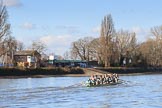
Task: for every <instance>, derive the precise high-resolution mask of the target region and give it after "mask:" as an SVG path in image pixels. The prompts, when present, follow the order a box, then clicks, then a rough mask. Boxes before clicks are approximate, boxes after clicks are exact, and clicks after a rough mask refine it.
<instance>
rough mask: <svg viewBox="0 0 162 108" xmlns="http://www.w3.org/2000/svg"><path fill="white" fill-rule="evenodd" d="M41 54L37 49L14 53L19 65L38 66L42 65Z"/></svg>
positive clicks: (15, 60) (16, 62) (15, 61)
mask: <svg viewBox="0 0 162 108" xmlns="http://www.w3.org/2000/svg"><path fill="white" fill-rule="evenodd" d="M40 61H41V54H40V53H38V52H37V51H36V50H22V51H17V52H16V53H15V54H14V63H15V64H16V66H17V67H23V68H37V67H40Z"/></svg>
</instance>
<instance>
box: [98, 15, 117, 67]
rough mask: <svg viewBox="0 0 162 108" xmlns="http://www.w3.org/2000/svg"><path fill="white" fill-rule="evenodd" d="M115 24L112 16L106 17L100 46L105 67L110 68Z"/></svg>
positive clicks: (102, 26)
mask: <svg viewBox="0 0 162 108" xmlns="http://www.w3.org/2000/svg"><path fill="white" fill-rule="evenodd" d="M114 33H115V29H114V24H113V20H112V17H111V15H108V16H105V17H104V19H103V21H102V24H101V32H100V45H101V54H102V59H103V61H104V64H105V67H109V66H110V61H111V56H112V49H113V48H112V47H113V39H114V36H115V35H114Z"/></svg>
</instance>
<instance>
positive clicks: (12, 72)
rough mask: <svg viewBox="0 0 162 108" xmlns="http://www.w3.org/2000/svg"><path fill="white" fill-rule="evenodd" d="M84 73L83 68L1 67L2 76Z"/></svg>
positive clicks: (0, 75)
mask: <svg viewBox="0 0 162 108" xmlns="http://www.w3.org/2000/svg"><path fill="white" fill-rule="evenodd" d="M69 74H84V71H83V69H81V68H68V67H66V68H62V67H53V68H38V69H28V68H26V69H19V68H0V78H15V77H16V78H17V77H46V76H56V75H59V76H61V75H69Z"/></svg>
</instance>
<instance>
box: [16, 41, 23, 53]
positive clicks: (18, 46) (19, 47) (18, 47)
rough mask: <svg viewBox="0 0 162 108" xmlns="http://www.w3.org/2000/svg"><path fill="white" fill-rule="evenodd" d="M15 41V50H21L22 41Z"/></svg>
mask: <svg viewBox="0 0 162 108" xmlns="http://www.w3.org/2000/svg"><path fill="white" fill-rule="evenodd" d="M16 43H17V48H16V50H17V51H21V50H23V49H24V48H25V45H24V44H23V42H21V41H17V42H16Z"/></svg>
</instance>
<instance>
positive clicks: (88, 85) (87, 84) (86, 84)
mask: <svg viewBox="0 0 162 108" xmlns="http://www.w3.org/2000/svg"><path fill="white" fill-rule="evenodd" d="M121 83H122V82H120V81H119V82H117V83H109V84H99V85H90V84H89V83H85V86H87V87H100V86H111V85H117V84H121Z"/></svg>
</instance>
